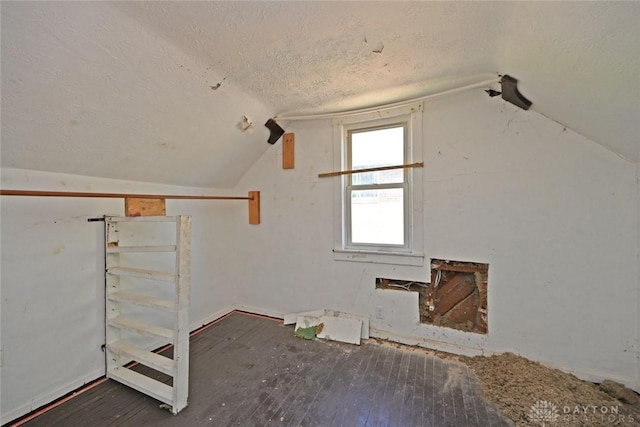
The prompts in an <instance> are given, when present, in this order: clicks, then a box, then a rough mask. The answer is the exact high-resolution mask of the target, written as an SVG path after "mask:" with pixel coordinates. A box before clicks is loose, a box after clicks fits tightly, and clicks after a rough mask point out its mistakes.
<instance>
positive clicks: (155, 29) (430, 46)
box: [1, 2, 640, 187]
mask: <svg viewBox="0 0 640 427" xmlns="http://www.w3.org/2000/svg"><path fill="white" fill-rule="evenodd" d="M1 7H2V9H1V13H2V69H1V71H2V166H4V167H21V168H29V169H39V170H49V171H59V172H67V173H77V174H84V175H93V176H104V177H112V178H121V179H130V180H140V181H154V182H164V183H171V184H182V185H196V186H212V187H213V186H218V187H229V186H232V185H233V184H234V183H235V182H237V180H238V179H239V178H240V177H241V176H242V174H243V173H244V172H245V171H246V170H247V169H248V168H249V167H250V165H251V164H252V163H253V162H254V161H255V160H256V159H257V158H258V157H259V156H260V155H261V154H262V153H263V152H264V151H265V150H267V149H268V148H269V146H268V144H266V142H265V141H266V138H267V134H266V129H265V128H264V126H263V124H264V122H265V121H266V119H267V118H269V117H272V116H275V115H277V114H283V113H285V114H286V113H308V112H326V111H336V110H344V109H352V108H359V107H369V106H375V105H379V104H383V103H388V102H395V101H399V100H403V99H407V98H411V97H416V96H420V95H426V94H429V93H432V92H435V91H439V90H444V89H448V88H452V87H455V86H459V85H464V84H467V83H471V82H474V81H478V80H484V79H486V78H487V77H491V76H495V75H496V74H497V73H502V74H510V75H512V76H514V77H516V78H517V79H519V81H520V84H519V88H520V90H521V92H522V93H523V94H524V95H525V96H526V97H527V98H529V99H530V100H531V101H532V102H533V107H532V108H533V109H534V110H535V111H537V112H539V113H541V114H544V115H546V116H547V117H549V118H551V119H553V120H556V121H558V122H560V123H562V124H563V125H565V126H567V127H570V128H572V129H574V130H575V131H577V132H579V133H581V134H583V135H585V136H586V137H588V138H590V139H592V140H593V141H595V142H597V143H600V144H602V145H604V146H605V147H607V148H609V149H611V150H613V151H615V152H616V153H618V154H619V155H621V156H622V157H625V158H627V159H629V160H632V161H640V120H638V119H639V118H640V43H639V42H638V40H640V26H639V25H638V24H637V23H638V22H640V3H639V2H626V3H620V2H586V3H582V2H562V3H559V2H545V3H541V2H503V3H496V2H487V3H485V2H371V3H369V2H115V3H99V2H64V3H63V2H43V3H40V2H38V3H32V2H15V3H13V2H2V5H1ZM496 102H501V101H499V100H497V99H496ZM244 116H246V117H248V118H249V120H250V121H252V122H253V123H254V124H253V126H252V127H250V128H249V129H248V130H245V131H243V130H242V125H241V121H242V120H243V117H244Z"/></svg>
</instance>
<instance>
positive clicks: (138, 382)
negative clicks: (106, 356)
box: [107, 366, 173, 405]
mask: <svg viewBox="0 0 640 427" xmlns="http://www.w3.org/2000/svg"><path fill="white" fill-rule="evenodd" d="M107 377H109V378H111V379H114V380H116V381H118V382H121V383H122V384H124V385H126V386H129V387H131V388H133V389H136V390H138V391H139V392H142V393H144V394H146V395H148V396H151V397H153V398H154V399H157V400H159V401H161V402H164V403H167V404H169V405H173V388H172V387H171V386H168V385H166V384H164V383H161V382H160V381H157V380H154V379H153V378H149V377H147V376H145V375H142V374H139V373H137V372H135V371H132V370H131V369H127V368H125V367H123V366H120V367H117V368H115V369H112V370H111V371H109V372H107Z"/></svg>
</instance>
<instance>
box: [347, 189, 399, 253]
mask: <svg viewBox="0 0 640 427" xmlns="http://www.w3.org/2000/svg"><path fill="white" fill-rule="evenodd" d="M403 197H404V190H403V189H402V188H388V189H383V190H354V191H352V192H351V241H352V243H363V244H384V245H404V200H403Z"/></svg>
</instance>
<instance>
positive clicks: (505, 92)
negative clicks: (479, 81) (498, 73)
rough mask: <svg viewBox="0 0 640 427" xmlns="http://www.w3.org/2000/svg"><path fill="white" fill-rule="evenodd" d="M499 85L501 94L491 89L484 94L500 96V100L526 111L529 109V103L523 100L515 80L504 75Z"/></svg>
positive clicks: (525, 99)
mask: <svg viewBox="0 0 640 427" xmlns="http://www.w3.org/2000/svg"><path fill="white" fill-rule="evenodd" d="M500 85H502V92H498V91H496V90H493V89H487V90H485V92H487V93H488V94H489V96H491V97H494V96H497V95H500V94H502V99H504V100H505V101H507V102H510V103H512V104H513V105H515V106H517V107H520V108H522V109H523V110H528V109H529V107H531V101H529V100H528V99H527V98H525V97H524V96H523V95H522V94H521V93H520V91H519V90H518V80H517V79H514V78H513V77H511V76H510V75H508V74H505V75H504V76H502V78H501V79H500Z"/></svg>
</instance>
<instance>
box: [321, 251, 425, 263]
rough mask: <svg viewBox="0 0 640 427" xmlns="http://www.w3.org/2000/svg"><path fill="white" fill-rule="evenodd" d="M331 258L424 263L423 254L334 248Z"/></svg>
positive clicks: (375, 261)
mask: <svg viewBox="0 0 640 427" xmlns="http://www.w3.org/2000/svg"><path fill="white" fill-rule="evenodd" d="M333 259H334V260H335V261H355V262H371V263H377V264H395V265H413V266H419V267H421V266H423V265H424V254H416V253H399V252H377V251H375V252H374V251H356V250H349V249H334V250H333Z"/></svg>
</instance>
